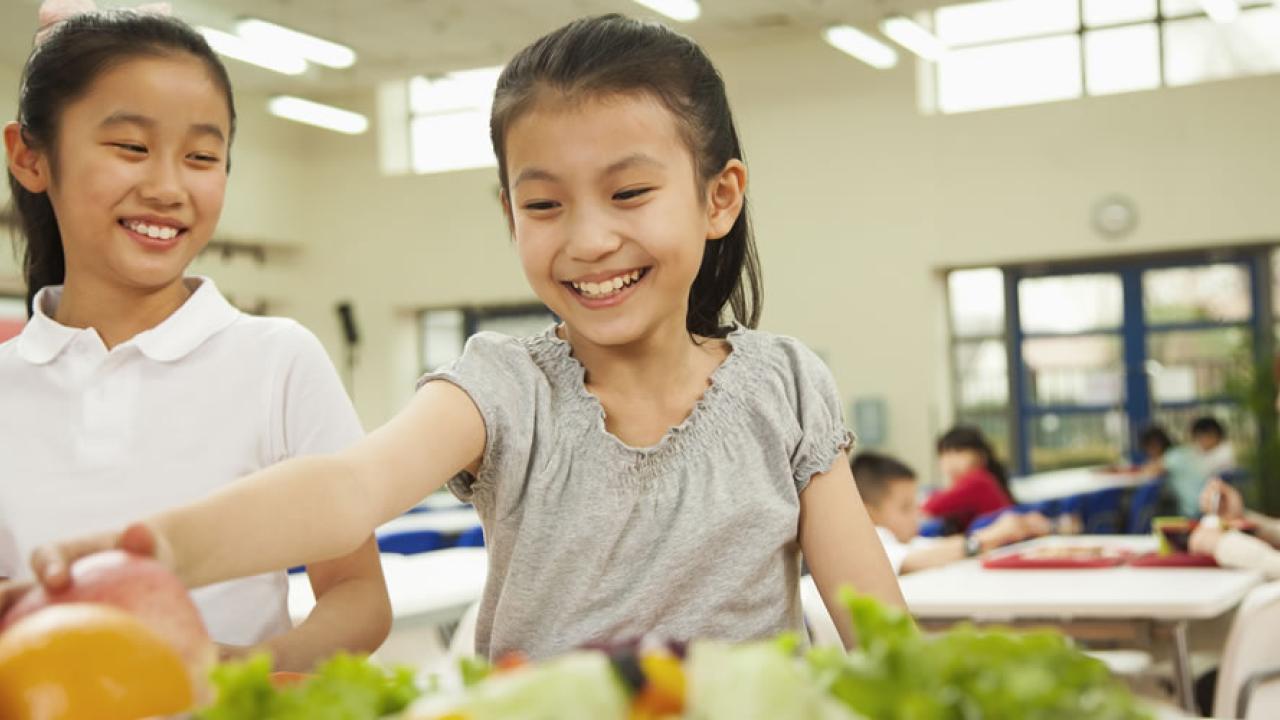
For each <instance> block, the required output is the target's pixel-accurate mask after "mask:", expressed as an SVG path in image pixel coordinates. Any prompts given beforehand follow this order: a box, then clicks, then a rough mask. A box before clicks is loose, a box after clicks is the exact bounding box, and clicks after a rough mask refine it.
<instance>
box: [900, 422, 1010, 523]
mask: <svg viewBox="0 0 1280 720" xmlns="http://www.w3.org/2000/svg"><path fill="white" fill-rule="evenodd" d="M938 464H939V466H940V467H941V469H942V476H943V478H945V479H946V482H947V487H946V488H945V489H943V490H941V491H939V492H937V493H935V494H934V495H932V496H931V497H930V498H929V499H928V500H926V501H925V503H924V505H923V507H922V508H921V509H922V510H924V512H925V514H926V515H929V516H931V517H936V518H943V519H945V520H946V521H947V523H948V524H949V525H952V526H954V527H955V528H956V529H957V530H960V531H964V530H968V529H969V524H970V523H972V522H973V520H974V518H977V517H978V516H979V515H985V514H987V513H989V512H994V511H996V510H1003V509H1005V508H1007V507H1011V506H1012V505H1013V499H1012V496H1011V495H1010V493H1009V473H1008V471H1007V470H1006V469H1005V467H1004V464H1003V463H1001V462H1000V460H999V459H998V458H997V457H996V453H995V450H994V449H992V447H991V443H989V442H987V438H986V437H985V436H984V435H983V434H982V431H981V430H979V429H978V428H976V427H971V426H967V425H959V426H956V427H954V428H952V429H951V430H948V431H947V433H946V434H945V435H943V436H942V437H941V438H939V439H938Z"/></svg>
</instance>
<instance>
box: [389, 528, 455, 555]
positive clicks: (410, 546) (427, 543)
mask: <svg viewBox="0 0 1280 720" xmlns="http://www.w3.org/2000/svg"><path fill="white" fill-rule="evenodd" d="M443 547H445V541H444V535H443V534H442V533H439V532H436V531H435V530H406V531H403V532H392V533H387V534H385V535H379V536H378V550H379V551H381V552H384V553H396V554H399V555H417V554H418V553H424V552H431V551H432V550H439V549H441V548H443Z"/></svg>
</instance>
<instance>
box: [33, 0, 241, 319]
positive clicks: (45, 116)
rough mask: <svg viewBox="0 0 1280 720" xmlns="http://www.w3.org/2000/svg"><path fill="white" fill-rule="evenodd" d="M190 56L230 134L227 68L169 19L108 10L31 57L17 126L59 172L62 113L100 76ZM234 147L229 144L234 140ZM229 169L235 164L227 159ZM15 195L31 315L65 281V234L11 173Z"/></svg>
mask: <svg viewBox="0 0 1280 720" xmlns="http://www.w3.org/2000/svg"><path fill="white" fill-rule="evenodd" d="M176 53H187V54H190V55H193V56H195V57H196V58H198V59H200V60H203V61H204V63H205V65H206V66H207V67H208V70H209V74H210V75H211V76H212V78H213V81H214V83H216V84H217V85H218V87H220V88H221V89H222V90H223V92H225V93H226V96H227V112H228V114H229V115H230V118H231V133H232V135H234V134H235V127H236V109H235V102H234V101H233V99H232V96H231V79H230V78H229V77H228V76H227V69H226V68H225V67H223V65H222V61H221V60H219V59H218V56H217V55H215V54H214V52H213V50H211V49H210V48H209V44H208V43H207V42H205V40H204V38H203V37H201V35H200V34H199V33H197V32H196V31H195V30H193V29H192V28H191V26H189V25H187V24H186V23H184V22H182V21H181V20H176V19H174V18H170V17H164V16H161V15H155V14H151V13H143V12H137V11H129V10H105V11H96V12H89V13H84V14H80V15H75V16H73V17H71V18H68V19H67V20H64V21H62V22H61V23H59V24H58V26H57V27H56V28H54V29H53V31H52V32H51V33H50V34H49V36H48V37H47V38H45V39H44V41H43V42H41V43H39V44H38V45H37V46H36V47H35V49H33V50H32V51H31V55H30V56H29V57H28V58H27V63H26V65H25V66H24V67H23V69H22V81H21V86H20V90H19V92H18V124H19V125H20V126H21V129H20V132H21V133H22V140H23V142H24V143H26V144H27V146H28V147H31V148H33V149H37V150H42V151H43V152H45V153H46V154H47V155H48V157H49V160H50V166H51V167H53V168H54V172H55V174H56V172H57V170H56V167H57V138H58V128H59V122H60V120H61V117H62V112H63V110H64V109H65V108H66V107H67V105H69V104H71V103H72V102H74V101H75V100H76V99H77V98H79V97H81V96H83V95H84V94H85V93H86V92H88V91H89V88H90V86H91V85H92V84H93V82H94V81H95V80H96V79H97V78H98V76H99V75H101V74H102V73H104V72H106V71H107V70H110V69H111V68H113V67H115V66H116V65H119V64H120V63H122V62H124V61H126V60H131V59H133V58H137V57H161V56H165V55H170V54H176ZM228 142H230V138H228ZM227 167H228V169H230V160H228V165H227ZM9 188H10V190H11V191H12V193H13V207H14V225H15V229H16V230H17V232H16V233H14V235H15V237H19V238H22V239H23V240H25V249H24V250H23V253H22V274H23V276H24V279H25V280H26V284H27V312H28V313H31V312H32V311H33V308H32V300H33V299H34V298H35V295H36V293H37V292H39V290H40V288H42V287H45V286H46V285H57V284H60V283H62V282H63V280H64V279H65V277H66V265H67V264H66V255H65V254H64V251H63V247H62V233H61V232H60V231H59V230H58V220H57V218H56V217H55V216H54V212H53V205H52V204H51V203H50V202H49V195H48V193H43V192H41V193H33V192H30V191H29V190H27V189H26V188H25V187H23V186H22V184H21V183H19V182H18V179H17V178H15V177H14V176H13V173H12V172H11V173H9Z"/></svg>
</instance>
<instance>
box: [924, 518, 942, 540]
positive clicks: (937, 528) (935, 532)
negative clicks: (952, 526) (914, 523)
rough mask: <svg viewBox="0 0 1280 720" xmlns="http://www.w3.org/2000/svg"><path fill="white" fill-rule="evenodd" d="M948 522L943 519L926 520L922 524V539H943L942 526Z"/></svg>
mask: <svg viewBox="0 0 1280 720" xmlns="http://www.w3.org/2000/svg"><path fill="white" fill-rule="evenodd" d="M944 524H946V521H945V520H943V519H942V518H936V517H935V518H925V519H924V520H922V521H921V522H920V537H942V526H943V525H944Z"/></svg>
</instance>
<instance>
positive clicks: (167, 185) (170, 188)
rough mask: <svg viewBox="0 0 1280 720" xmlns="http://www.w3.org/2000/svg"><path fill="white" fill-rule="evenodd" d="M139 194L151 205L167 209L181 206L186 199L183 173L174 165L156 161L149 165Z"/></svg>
mask: <svg viewBox="0 0 1280 720" xmlns="http://www.w3.org/2000/svg"><path fill="white" fill-rule="evenodd" d="M139 192H140V193H141V195H142V199H143V200H144V201H146V202H147V204H149V205H153V206H156V207H165V208H172V207H177V206H180V205H182V203H183V200H184V199H185V198H186V191H185V190H184V189H183V186H182V172H181V170H180V169H179V168H177V167H175V166H174V164H173V163H170V162H165V161H162V160H155V161H153V162H151V163H149V167H148V168H147V175H146V178H144V180H143V182H142V184H141V186H140V187H139Z"/></svg>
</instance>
